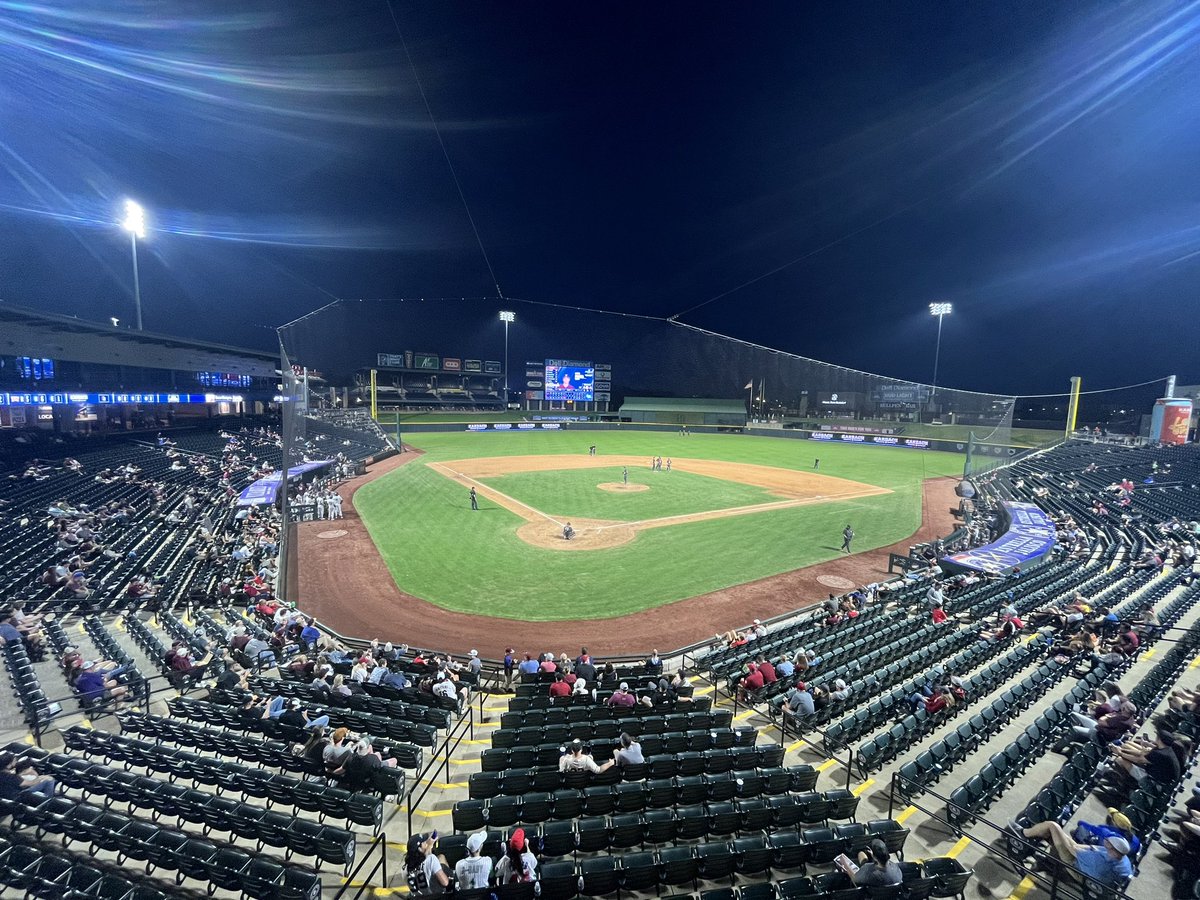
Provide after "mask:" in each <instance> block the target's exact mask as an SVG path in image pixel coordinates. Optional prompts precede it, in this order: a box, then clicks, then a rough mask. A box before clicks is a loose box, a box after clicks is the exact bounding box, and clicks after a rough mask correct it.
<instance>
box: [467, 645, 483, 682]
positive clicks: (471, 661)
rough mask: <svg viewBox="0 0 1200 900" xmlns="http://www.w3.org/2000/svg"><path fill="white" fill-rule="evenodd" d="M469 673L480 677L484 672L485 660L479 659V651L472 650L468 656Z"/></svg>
mask: <svg viewBox="0 0 1200 900" xmlns="http://www.w3.org/2000/svg"><path fill="white" fill-rule="evenodd" d="M468 657H469V658H468V660H467V671H468V672H470V673H471V674H472V675H475V676H478V675H479V673H480V672H482V671H483V660H482V659H480V658H479V651H478V650H472V651H471V652H470V653H469V654H468Z"/></svg>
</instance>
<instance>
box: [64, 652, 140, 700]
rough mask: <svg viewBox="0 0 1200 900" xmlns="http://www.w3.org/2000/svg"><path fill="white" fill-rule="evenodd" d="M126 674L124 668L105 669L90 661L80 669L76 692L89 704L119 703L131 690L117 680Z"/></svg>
mask: <svg viewBox="0 0 1200 900" xmlns="http://www.w3.org/2000/svg"><path fill="white" fill-rule="evenodd" d="M124 674H125V667H124V666H117V667H115V668H105V667H100V666H97V664H96V663H94V662H92V661H91V660H88V661H87V662H85V663H84V664H83V665H82V666H81V667H80V673H79V677H78V678H76V679H75V690H76V692H77V693H78V694H79V696H80V697H81V698H82V699H83V700H86V701H88V702H89V703H106V702H108V701H110V700H111V701H114V702H117V703H119V702H120V701H121V700H122V699H124V697H125V695H126V694H128V693H129V688H127V687H126V686H125V685H124V684H122V683H121V682H119V681H118V680H117V679H118V678H119V677H120V676H121V675H124Z"/></svg>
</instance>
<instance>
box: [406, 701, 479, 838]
mask: <svg viewBox="0 0 1200 900" xmlns="http://www.w3.org/2000/svg"><path fill="white" fill-rule="evenodd" d="M481 708H482V704H481ZM464 726H465V727H464ZM468 736H470V738H472V739H474V736H475V707H474V706H472V705H471V704H470V703H468V704H467V710H466V715H464V716H462V717H461V718H460V719H459V720H458V723H457V724H456V725H455V726H454V727H453V728H451V729H450V730H448V731H447V732H446V736H445V737H444V738H443V739H442V745H441V746H440V747H437V748H435V749H434V751H433V752H432V753H431V754H430V755H429V762H428V763H426V764H425V767H424V768H423V769H422V770H421V771H420V772H417V773H416V774H415V775H414V776H413V780H412V784H411V785H409V788H408V790H407V791H405V792H404V800H405V806H406V808H407V818H408V835H409V836H410V837H411V836H412V833H413V827H412V823H413V814H414V812H415V810H416V808H417V806H418V805H420V803H421V801H422V800H424V799H425V795H426V794H428V793H429V789H430V788H431V787H433V785H434V781H433V779H432V778H430V777H429V776H430V775H431V773H433V772H434V771H436V770H437V769H439V768H444V769H445V780H446V781H447V782H448V781H449V780H450V757H451V756H452V755H453V754H454V752H455V751H456V750H458V747H459V745H460V744H461V743H462V742H463V740H464V739H465V738H467V737H468ZM452 739H453V741H454V743H453V745H451V743H450V741H451V740H452ZM443 753H445V756H444V757H442V754H443ZM439 757H441V758H439ZM423 780H424V781H425V787H424V788H423V789H422V790H421V793H420V795H418V796H417V797H416V798H415V799H414V797H413V794H414V793H416V790H417V788H418V787H419V786H420V784H421V782H422V781H423Z"/></svg>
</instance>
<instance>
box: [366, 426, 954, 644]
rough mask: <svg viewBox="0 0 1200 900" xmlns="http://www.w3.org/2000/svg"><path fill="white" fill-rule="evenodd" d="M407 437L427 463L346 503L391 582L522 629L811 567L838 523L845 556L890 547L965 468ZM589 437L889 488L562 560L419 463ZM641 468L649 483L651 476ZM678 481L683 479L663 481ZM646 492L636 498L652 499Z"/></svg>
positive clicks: (727, 449)
mask: <svg viewBox="0 0 1200 900" xmlns="http://www.w3.org/2000/svg"><path fill="white" fill-rule="evenodd" d="M405 439H406V441H407V442H408V443H411V444H413V445H415V446H418V447H421V448H422V449H423V450H425V451H426V453H425V455H424V456H423V457H422V458H420V459H418V460H414V461H413V462H411V463H409V464H408V465H405V466H402V467H401V468H399V469H397V470H396V471H394V472H392V473H390V474H388V475H387V476H385V477H383V478H380V479H378V480H376V481H373V482H371V483H370V484H367V485H366V486H364V487H363V488H362V489H360V490H359V491H358V492H357V493H356V494H355V496H354V504H355V506H356V507H357V509H358V510H359V512H360V513H361V515H362V517H363V520H364V522H365V523H366V525H367V528H368V529H369V531H370V533H371V536H372V538H373V539H374V541H375V544H376V546H377V547H378V548H379V551H380V553H381V554H382V556H383V558H384V559H385V560H386V562H387V564H388V567H389V569H390V570H391V572H392V575H393V577H394V578H395V579H396V583H397V584H398V585H399V586H400V587H401V589H402V590H404V591H407V592H408V593H410V594H413V595H415V596H418V597H421V598H423V599H426V600H429V601H430V602H432V603H436V604H437V605H439V606H442V607H445V608H447V609H453V610H458V611H461V612H468V613H475V614H479V615H491V616H501V617H507V618H513V619H521V620H525V621H555V620H567V619H586V618H595V619H603V618H610V617H613V616H620V615H625V614H628V613H631V612H636V611H638V610H641V609H646V608H649V607H654V606H660V605H662V604H665V603H670V602H672V601H675V600H681V599H684V598H687V597H693V596H695V595H697V594H703V593H706V592H708V591H713V590H718V589H720V588H724V587H729V586H731V585H735V584H742V583H744V582H747V581H753V580H755V579H758V578H764V577H766V576H769V575H776V574H779V573H780V572H787V571H791V570H792V569H797V568H801V567H803V566H808V565H812V564H813V563H816V562H821V561H823V560H826V559H830V558H832V557H834V556H836V555H837V547H838V544H839V543H840V541H841V537H840V534H841V530H842V528H843V526H845V525H846V523H851V524H852V525H853V526H854V530H855V532H856V535H857V536H856V537H855V542H854V548H855V550H867V549H870V548H873V547H880V546H884V545H887V544H891V543H894V542H895V541H898V540H901V539H902V538H904V537H907V536H908V535H910V534H912V533H913V532H914V531H915V530H916V528H917V526H918V525H919V524H920V515H921V482H922V480H923V479H925V478H932V477H935V476H938V475H957V474H960V473H961V472H962V464H963V459H962V457H961V456H960V455H958V454H951V453H937V452H934V451H914V450H898V449H891V448H885V447H860V446H852V445H827V444H820V445H818V444H815V443H813V442H808V441H800V440H788V439H781V438H758V437H745V436H741V435H693V436H691V437H686V438H684V437H680V436H678V435H675V434H666V433H652V434H648V433H644V432H643V433H630V432H620V431H611V432H596V431H586V432H585V431H579V432H571V431H562V432H534V433H528V432H507V433H506V432H500V433H484V434H474V433H442V434H408V435H405ZM591 443H595V444H596V445H597V447H598V450H599V453H600V455H601V457H603V455H604V454H605V453H613V454H629V455H634V456H645V457H647V458H649V457H650V456H654V455H658V456H663V457H666V456H679V457H684V456H686V457H693V458H706V459H723V460H729V461H731V462H745V463H755V464H759V465H767V466H779V467H781V468H793V469H801V470H805V471H811V470H812V464H813V459H814V457H815V456H820V458H821V468H820V472H821V474H823V475H834V476H840V477H843V478H848V479H850V480H852V481H861V482H865V483H867V484H875V485H879V486H881V487H886V488H889V489H891V490H892V492H893V493H890V494H881V495H878V496H874V497H864V498H860V499H857V500H849V501H842V502H836V503H817V504H812V505H807V506H799V507H793V508H790V509H782V510H773V511H769V512H763V513H757V514H754V515H750V516H738V517H734V518H726V519H717V520H710V521H705V522H695V523H690V524H685V525H676V526H671V527H669V528H655V529H651V530H648V531H645V532H641V533H639V534H638V536H637V538H636V539H635V540H633V541H632V542H631V543H628V544H625V545H622V546H620V547H615V548H612V549H610V550H603V551H596V552H574V553H564V552H558V551H554V550H543V549H539V548H536V547H533V546H530V545H529V544H526V543H525V542H524V541H522V540H521V539H520V538H518V537H517V535H516V528H517V526H519V525H520V524H521V521H522V520H521V519H520V518H519V517H517V516H516V515H515V514H513V513H510V512H509V511H507V510H505V509H503V508H500V507H497V506H495V505H494V504H492V503H489V502H487V501H486V500H484V501H483V502H482V503H481V506H482V507H483V508H482V509H481V510H480V511H479V512H472V511H471V508H470V503H469V501H468V498H467V492H466V490H465V489H464V488H462V487H461V486H460V485H458V484H456V483H455V482H454V481H451V480H450V479H449V478H446V477H445V476H443V475H440V474H438V473H437V472H435V471H433V470H432V469H430V468H429V467H428V466H427V465H425V464H424V463H427V462H436V461H442V460H452V459H470V458H473V457H485V456H505V455H514V456H522V455H529V454H537V453H578V454H586V453H587V448H588V445H589V444H591ZM541 474H545V475H549V474H551V473H541ZM563 474H567V473H565V472H564V473H563ZM591 474H594V473H591ZM642 474H643V475H644V476H645V477H647V478H649V477H650V472H649V469H648V468H647V469H646V470H645V471H644V472H643V473H642ZM676 474H682V473H675V472H672V473H671V474H670V475H667V474H666V473H662V476H661V477H662V478H664V479H666V478H672V477H674V476H675V475H676ZM633 475H634V472H633V471H632V470H631V471H630V476H631V477H632V476H633ZM506 477H512V476H506ZM656 477H657V476H656ZM500 480H502V479H500ZM705 480H709V479H705ZM741 487H744V486H741ZM591 491H594V492H595V495H596V499H597V502H599V501H600V499H601V494H602V492H601V491H598V490H595V488H594V486H593V487H592V488H591ZM654 493H655V491H653V490H651V491H649V492H647V493H646V494H644V495H642V496H646V497H647V499H651V495H653V494H654ZM589 496H590V494H589ZM631 496H637V495H631ZM619 499H627V498H619ZM527 502H528V501H527ZM705 502H707V500H706V501H705ZM534 505H535V506H540V504H538V503H535V504H534ZM599 508H600V507H599V506H598V505H597V506H589V507H588V508H587V509H586V510H584V511H583V512H580V513H577V515H581V516H585V515H586V516H587V517H589V518H608V516H601V515H600V514H599V513H598V512H597V510H598V509H599ZM351 564H352V562H351ZM714 628H715V626H714Z"/></svg>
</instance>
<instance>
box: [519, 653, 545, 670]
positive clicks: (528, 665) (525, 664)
mask: <svg viewBox="0 0 1200 900" xmlns="http://www.w3.org/2000/svg"><path fill="white" fill-rule="evenodd" d="M517 668H518V670H519V671H520V672H521V674H522V675H533V674H535V673H536V672H537V671H538V669H539V668H540V666H539V664H538V661H537V660H536V659H534V658H533V654H532V653H526V654H525V659H524V660H523V661H522V662H521V665H519V666H518V667H517Z"/></svg>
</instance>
